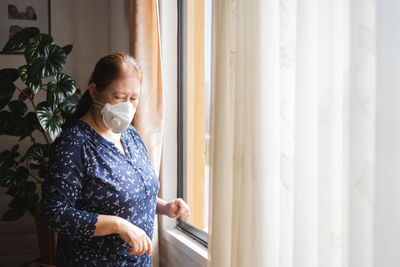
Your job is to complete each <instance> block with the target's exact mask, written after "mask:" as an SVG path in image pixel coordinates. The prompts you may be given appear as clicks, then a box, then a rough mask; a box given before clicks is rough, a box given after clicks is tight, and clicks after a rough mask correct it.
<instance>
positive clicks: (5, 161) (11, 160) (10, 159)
mask: <svg viewBox="0 0 400 267" xmlns="http://www.w3.org/2000/svg"><path fill="white" fill-rule="evenodd" d="M14 147H15V146H14ZM14 147H13V148H12V149H11V151H10V150H8V149H6V150H4V151H3V152H1V153H0V163H1V164H2V165H1V167H0V170H3V171H5V170H8V169H10V168H11V167H12V166H14V165H15V164H16V163H17V162H16V160H15V158H17V157H18V156H19V153H18V152H17V151H16V150H14ZM17 148H18V145H17Z"/></svg>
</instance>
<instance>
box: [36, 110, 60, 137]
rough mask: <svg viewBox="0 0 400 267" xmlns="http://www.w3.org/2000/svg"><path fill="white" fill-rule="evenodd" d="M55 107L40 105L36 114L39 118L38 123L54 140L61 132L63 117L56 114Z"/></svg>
mask: <svg viewBox="0 0 400 267" xmlns="http://www.w3.org/2000/svg"><path fill="white" fill-rule="evenodd" d="M56 112H57V110H56V107H55V106H54V105H53V106H44V105H43V106H41V107H40V108H38V109H37V111H36V114H37V117H38V119H39V122H40V125H41V126H42V127H43V129H44V130H45V131H46V132H47V133H48V134H49V135H50V137H51V139H52V140H53V141H54V140H55V139H56V137H57V136H58V135H59V134H60V132H61V125H62V124H63V123H64V119H63V118H62V117H61V116H59V115H57V114H56Z"/></svg>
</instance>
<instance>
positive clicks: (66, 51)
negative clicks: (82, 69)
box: [62, 44, 73, 55]
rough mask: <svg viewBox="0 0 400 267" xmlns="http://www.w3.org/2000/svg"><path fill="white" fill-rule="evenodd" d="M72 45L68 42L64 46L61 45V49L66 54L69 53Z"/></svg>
mask: <svg viewBox="0 0 400 267" xmlns="http://www.w3.org/2000/svg"><path fill="white" fill-rule="evenodd" d="M72 47H73V46H72V45H71V44H70V45H66V46H63V48H62V49H63V50H64V51H65V53H66V54H67V55H69V53H71V51H72Z"/></svg>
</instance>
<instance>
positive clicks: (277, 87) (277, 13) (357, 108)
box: [209, 0, 381, 267]
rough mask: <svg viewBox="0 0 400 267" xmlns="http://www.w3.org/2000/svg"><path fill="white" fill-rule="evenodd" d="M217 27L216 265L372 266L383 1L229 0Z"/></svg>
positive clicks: (223, 0)
mask: <svg viewBox="0 0 400 267" xmlns="http://www.w3.org/2000/svg"><path fill="white" fill-rule="evenodd" d="M213 23H214V27H213V29H214V33H213V72H212V75H213V96H212V129H211V136H212V139H211V147H212V151H211V155H212V156H211V158H212V159H211V160H212V166H211V170H212V183H211V196H212V197H211V203H212V205H211V207H210V214H211V216H210V229H209V233H210V243H209V252H210V265H209V266H212V267H214V266H215V267H224V266H233V267H235V266H246V267H247V266H262V267H294V266H296V267H317V266H320V267H331V266H332V267H333V266H335V267H336V266H343V267H348V266H349V267H353V266H354V267H372V266H373V212H374V211H373V201H374V193H373V192H374V186H373V185H374V183H373V179H374V172H375V158H374V155H375V102H376V100H375V93H376V89H375V65H376V64H375V4H374V1H364V0H354V1H347V0H302V1H296V0H281V1H278V0H220V1H214V7H213ZM379 267H381V266H379Z"/></svg>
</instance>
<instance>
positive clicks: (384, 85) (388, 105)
mask: <svg viewBox="0 0 400 267" xmlns="http://www.w3.org/2000/svg"><path fill="white" fill-rule="evenodd" d="M376 4H377V38H376V39H377V57H376V58H377V103H376V111H377V112H376V122H377V130H376V175H375V177H376V179H375V188H376V189H375V190H376V191H375V201H374V205H375V208H374V210H375V214H374V218H375V220H374V223H375V224H374V234H375V235H374V246H375V248H374V255H373V256H374V266H376V267H380V266H385V267H397V266H399V264H400V253H399V248H400V228H399V225H400V213H399V208H400V179H399V178H400V72H399V71H400V27H399V26H400V17H399V13H400V2H399V1H398V0H381V1H377V3H376Z"/></svg>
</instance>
